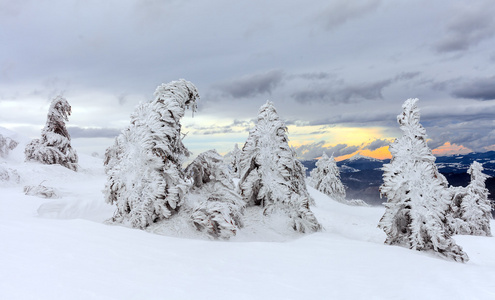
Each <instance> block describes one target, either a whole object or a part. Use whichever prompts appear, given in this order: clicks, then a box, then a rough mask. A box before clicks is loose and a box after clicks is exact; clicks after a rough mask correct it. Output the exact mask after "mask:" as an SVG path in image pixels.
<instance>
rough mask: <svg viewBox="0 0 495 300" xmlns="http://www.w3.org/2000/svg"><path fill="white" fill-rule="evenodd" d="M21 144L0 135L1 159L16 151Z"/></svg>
mask: <svg viewBox="0 0 495 300" xmlns="http://www.w3.org/2000/svg"><path fill="white" fill-rule="evenodd" d="M18 144H19V143H18V142H17V141H14V140H13V139H11V138H9V137H4V136H3V135H1V134H0V157H7V155H9V151H10V150H14V149H15V147H17V145H18Z"/></svg>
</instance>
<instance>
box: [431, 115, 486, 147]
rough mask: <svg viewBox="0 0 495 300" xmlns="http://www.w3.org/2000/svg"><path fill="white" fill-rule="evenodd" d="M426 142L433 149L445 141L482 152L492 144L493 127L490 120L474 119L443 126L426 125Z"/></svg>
mask: <svg viewBox="0 0 495 300" xmlns="http://www.w3.org/2000/svg"><path fill="white" fill-rule="evenodd" d="M426 129H427V133H428V137H429V138H430V139H431V140H430V141H429V142H428V145H429V146H430V148H432V149H435V148H437V147H439V146H441V145H443V144H444V143H445V142H450V143H451V144H457V145H463V146H464V147H467V148H469V149H471V150H473V151H479V152H483V151H486V149H485V148H486V147H488V146H491V145H493V141H494V140H495V127H494V123H493V119H492V120H474V121H470V122H460V123H452V124H448V125H443V126H432V127H428V128H426Z"/></svg>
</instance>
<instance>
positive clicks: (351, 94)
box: [292, 80, 392, 103]
mask: <svg viewBox="0 0 495 300" xmlns="http://www.w3.org/2000/svg"><path fill="white" fill-rule="evenodd" d="M391 83H392V80H382V81H377V82H368V83H361V84H353V85H347V86H343V87H337V86H333V87H332V86H327V87H323V86H321V87H316V88H311V89H306V90H301V91H297V92H295V93H293V94H292V97H293V98H294V99H295V100H296V101H297V102H299V103H309V102H327V103H350V102H356V101H359V100H372V99H382V98H383V95H382V90H383V88H385V87H386V86H389V85H390V84H391Z"/></svg>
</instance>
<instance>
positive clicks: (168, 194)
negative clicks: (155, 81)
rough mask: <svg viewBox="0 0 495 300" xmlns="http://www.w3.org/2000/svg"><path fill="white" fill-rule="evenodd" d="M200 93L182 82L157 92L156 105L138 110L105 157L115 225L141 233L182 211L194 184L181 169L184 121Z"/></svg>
mask: <svg viewBox="0 0 495 300" xmlns="http://www.w3.org/2000/svg"><path fill="white" fill-rule="evenodd" d="M197 99H199V95H198V91H197V89H196V87H195V86H194V85H193V84H192V83H191V82H189V81H186V80H183V79H181V80H179V81H173V82H170V83H168V84H162V85H160V86H158V87H157V89H156V91H155V94H154V99H153V100H152V101H150V102H145V103H141V104H140V105H138V106H137V107H136V109H135V111H134V113H133V114H132V115H131V122H130V125H129V126H128V127H127V128H126V129H125V130H123V131H122V133H121V134H120V135H119V136H117V137H116V139H115V143H114V145H113V146H111V147H109V148H108V149H107V151H106V153H105V162H104V164H105V172H106V174H107V183H106V185H105V198H106V201H107V202H108V203H110V204H115V205H116V206H117V210H116V211H115V214H114V216H113V218H112V220H113V221H114V222H118V223H123V224H126V225H129V226H132V227H136V228H145V227H147V226H149V225H151V224H152V223H155V222H158V221H160V220H162V219H167V218H169V217H170V216H172V215H173V214H175V213H177V212H178V211H179V209H180V207H181V206H182V204H183V202H184V199H185V195H186V193H187V191H188V189H189V186H190V182H189V181H188V180H187V179H186V178H185V174H184V171H183V169H182V163H183V160H184V157H186V156H189V151H188V150H187V149H186V147H185V146H184V144H183V143H182V134H181V123H180V120H181V118H182V117H183V116H184V114H185V110H186V108H188V107H191V108H192V110H193V112H194V111H195V110H196V100H197Z"/></svg>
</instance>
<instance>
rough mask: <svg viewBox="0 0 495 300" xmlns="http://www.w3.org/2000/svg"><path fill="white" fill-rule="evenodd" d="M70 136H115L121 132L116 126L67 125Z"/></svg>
mask: <svg viewBox="0 0 495 300" xmlns="http://www.w3.org/2000/svg"><path fill="white" fill-rule="evenodd" d="M67 130H68V131H69V134H70V136H71V137H72V138H73V139H74V138H76V139H77V138H113V137H116V136H117V135H119V134H120V132H121V131H120V130H119V129H114V128H81V127H75V126H71V127H67Z"/></svg>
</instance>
